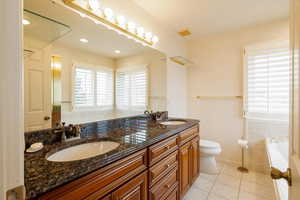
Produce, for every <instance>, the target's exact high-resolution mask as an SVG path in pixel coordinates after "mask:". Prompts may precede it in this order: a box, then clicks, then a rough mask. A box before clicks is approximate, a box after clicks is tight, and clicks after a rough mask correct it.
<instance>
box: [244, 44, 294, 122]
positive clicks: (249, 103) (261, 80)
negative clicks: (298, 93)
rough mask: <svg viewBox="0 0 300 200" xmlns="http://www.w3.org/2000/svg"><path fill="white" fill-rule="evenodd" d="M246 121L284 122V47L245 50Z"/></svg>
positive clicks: (286, 97) (286, 92) (286, 72)
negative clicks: (276, 120) (247, 119)
mask: <svg viewBox="0 0 300 200" xmlns="http://www.w3.org/2000/svg"><path fill="white" fill-rule="evenodd" d="M245 64H246V70H245V71H246V77H245V78H246V81H245V84H246V88H245V90H246V94H245V111H246V117H247V118H258V119H285V120H287V119H288V113H289V83H290V82H289V80H290V54H289V46H288V45H287V44H281V45H274V46H268V47H267V48H266V47H264V48H259V47H257V48H253V47H252V48H246V49H245Z"/></svg>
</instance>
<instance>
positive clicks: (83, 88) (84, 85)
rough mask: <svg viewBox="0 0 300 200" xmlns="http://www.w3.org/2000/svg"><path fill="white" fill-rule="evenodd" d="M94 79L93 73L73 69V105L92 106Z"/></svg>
mask: <svg viewBox="0 0 300 200" xmlns="http://www.w3.org/2000/svg"><path fill="white" fill-rule="evenodd" d="M94 98H95V96H94V77H93V71H92V70H89V69H83V68H78V67H76V68H75V86H74V104H75V106H76V107H87V106H93V105H94Z"/></svg>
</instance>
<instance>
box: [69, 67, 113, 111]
mask: <svg viewBox="0 0 300 200" xmlns="http://www.w3.org/2000/svg"><path fill="white" fill-rule="evenodd" d="M73 96H74V107H75V109H99V108H104V107H111V108H112V106H113V103H114V87H113V70H110V69H106V68H104V67H103V68H102V67H78V66H76V67H75V73H74V90H73Z"/></svg>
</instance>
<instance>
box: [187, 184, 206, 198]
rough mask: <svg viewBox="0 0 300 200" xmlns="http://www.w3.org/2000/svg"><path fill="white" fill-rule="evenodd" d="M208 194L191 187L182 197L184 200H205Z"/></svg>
mask: <svg viewBox="0 0 300 200" xmlns="http://www.w3.org/2000/svg"><path fill="white" fill-rule="evenodd" d="M207 196H208V192H205V191H202V190H200V189H199V188H197V187H194V186H192V187H191V188H190V189H189V191H188V192H187V193H186V195H185V196H184V200H207Z"/></svg>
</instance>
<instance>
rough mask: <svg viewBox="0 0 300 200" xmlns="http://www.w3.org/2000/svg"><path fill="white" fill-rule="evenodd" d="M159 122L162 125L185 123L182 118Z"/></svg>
mask: <svg viewBox="0 0 300 200" xmlns="http://www.w3.org/2000/svg"><path fill="white" fill-rule="evenodd" d="M160 124H162V125H166V126H169V125H182V124H186V121H183V120H170V121H165V122H160Z"/></svg>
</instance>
